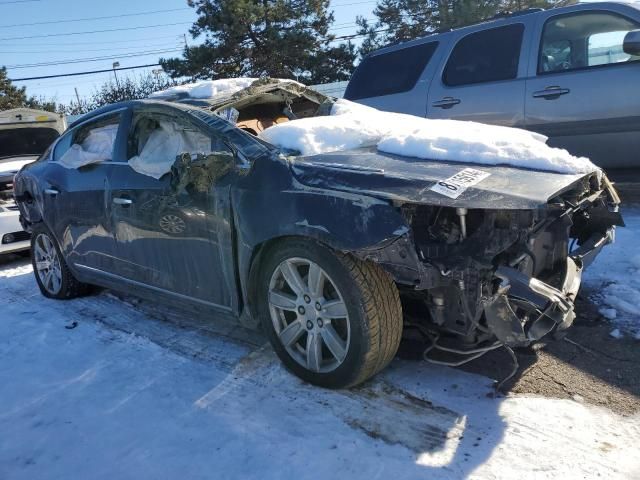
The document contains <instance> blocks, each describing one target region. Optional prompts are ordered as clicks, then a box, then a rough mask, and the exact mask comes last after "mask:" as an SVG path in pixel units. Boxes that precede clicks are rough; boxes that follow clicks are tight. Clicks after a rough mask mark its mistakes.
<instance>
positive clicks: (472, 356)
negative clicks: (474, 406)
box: [405, 323, 520, 391]
mask: <svg viewBox="0 0 640 480" xmlns="http://www.w3.org/2000/svg"><path fill="white" fill-rule="evenodd" d="M405 326H407V327H413V328H416V329H417V330H418V332H420V334H421V335H422V336H423V337H424V338H426V339H427V340H428V341H429V342H430V343H431V344H430V345H429V346H428V347H427V348H425V350H424V352H423V353H422V358H423V359H424V360H425V361H426V362H429V363H433V364H435V365H444V366H446V367H459V366H461V365H464V364H466V363H469V362H471V361H473V360H476V359H478V358H480V357H481V356H483V355H484V354H486V353H488V352H491V351H493V350H497V349H498V348H501V347H502V348H504V349H505V350H506V351H507V353H508V354H509V356H510V357H511V360H512V363H513V367H512V369H511V372H510V373H509V375H507V376H506V377H505V378H503V379H502V380H500V381H499V382H496V384H495V390H496V391H501V388H502V387H503V385H504V384H505V383H506V382H507V381H509V380H510V379H512V378H513V377H514V376H515V374H516V373H517V372H518V369H519V368H520V364H519V363H518V358H517V357H516V354H515V352H514V351H513V349H512V348H511V347H510V346H509V345H506V344H504V343H502V342H495V343H493V344H491V345H487V346H485V347H478V348H473V349H468V350H461V349H457V348H451V347H444V346H442V345H438V340H439V339H440V335H438V334H435V336H432V335H431V333H430V332H429V331H428V330H427V329H426V328H425V327H424V326H422V325H420V324H418V323H405ZM434 350H439V351H442V352H447V353H454V354H456V355H463V356H465V357H466V358H463V359H461V360H458V361H447V360H436V359H434V358H431V357H429V352H431V351H434Z"/></svg>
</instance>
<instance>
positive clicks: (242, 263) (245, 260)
mask: <svg viewBox="0 0 640 480" xmlns="http://www.w3.org/2000/svg"><path fill="white" fill-rule="evenodd" d="M271 160H273V162H269V163H271V164H270V165H268V166H265V165H260V164H259V163H257V164H256V165H254V167H255V169H256V170H263V169H265V170H266V169H267V168H268V170H269V171H268V173H267V172H265V171H264V170H263V171H261V172H260V171H258V172H253V173H254V174H250V175H248V176H247V177H246V179H244V181H242V182H239V184H238V186H237V188H235V189H233V190H232V192H231V196H232V205H233V222H234V226H235V232H236V242H235V243H236V248H237V268H238V271H237V274H238V277H239V282H240V289H241V293H242V298H243V302H244V304H245V305H249V308H250V309H251V305H250V303H251V302H250V300H249V299H250V298H255V296H254V295H252V294H251V293H252V291H251V289H252V287H251V284H252V282H253V281H254V280H255V274H256V271H255V270H256V269H255V268H254V266H255V265H256V264H259V263H260V262H259V260H260V255H261V251H262V249H263V248H264V247H265V246H269V245H273V244H274V243H275V242H277V241H278V240H281V239H284V238H287V237H304V238H310V239H313V240H316V241H319V242H321V243H323V244H325V245H327V246H329V247H330V248H332V249H335V250H338V251H341V252H351V253H355V252H360V251H364V250H370V249H378V248H382V247H383V246H384V245H387V244H390V243H393V242H394V241H395V240H396V239H398V238H399V237H402V236H404V235H406V234H407V232H408V231H409V227H408V225H407V222H406V220H405V218H404V217H403V215H402V213H401V211H400V208H399V207H397V206H395V205H394V204H393V202H391V201H389V200H386V199H384V200H383V199H378V198H375V197H373V196H370V195H365V194H362V195H361V194H357V193H352V192H341V191H336V190H330V189H322V188H314V187H310V186H307V185H303V184H302V183H300V182H298V181H296V179H295V178H294V177H293V176H292V175H291V174H290V173H289V168H288V166H287V165H286V162H284V161H282V160H281V159H277V158H272V159H271ZM254 179H260V181H261V185H260V187H261V188H257V186H256V185H254V184H253V180H254ZM256 260H258V261H256Z"/></svg>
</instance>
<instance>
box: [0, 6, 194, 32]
mask: <svg viewBox="0 0 640 480" xmlns="http://www.w3.org/2000/svg"><path fill="white" fill-rule="evenodd" d="M184 10H191V8H189V7H187V8H169V9H165V10H153V11H149V12H139V13H123V14H120V15H107V16H104V17H85V18H74V19H70V20H47V21H46V22H33V23H14V24H11V25H0V28H14V27H31V26H34V25H51V24H54V23H55V24H57V23H73V22H89V21H93V20H107V19H110V18H123V17H139V16H141V15H153V14H156V13H169V12H179V11H184Z"/></svg>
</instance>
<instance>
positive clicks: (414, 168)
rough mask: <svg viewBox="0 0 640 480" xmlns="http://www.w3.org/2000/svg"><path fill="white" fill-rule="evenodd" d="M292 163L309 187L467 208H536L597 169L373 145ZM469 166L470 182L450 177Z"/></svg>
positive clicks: (299, 178) (302, 181) (306, 158)
mask: <svg viewBox="0 0 640 480" xmlns="http://www.w3.org/2000/svg"><path fill="white" fill-rule="evenodd" d="M290 165H291V168H292V171H293V174H294V175H295V177H296V178H297V180H298V181H300V182H301V183H302V184H304V185H306V186H309V187H316V188H325V189H332V190H340V191H346V192H354V193H360V194H367V195H371V196H374V197H378V198H385V199H390V200H394V201H400V202H410V203H423V204H429V205H441V206H451V207H464V208H497V209H532V208H537V207H539V206H541V205H544V204H545V203H547V202H548V201H549V200H550V199H552V198H553V197H555V196H557V195H559V194H560V193H562V192H564V191H566V190H569V189H570V188H571V187H572V186H573V185H574V184H576V183H577V182H578V181H579V180H580V179H582V178H584V177H588V176H593V175H598V173H597V172H593V173H591V174H584V173H576V174H561V173H555V172H545V171H539V170H528V169H524V168H516V167H510V166H505V165H477V164H470V163H469V164H468V163H461V162H445V161H438V160H422V159H417V158H410V157H403V156H398V155H391V154H387V153H382V152H380V151H377V150H376V148H375V147H371V148H360V149H354V150H348V151H340V152H332V153H325V154H320V155H314V156H307V157H293V158H292V159H291V160H290ZM469 169H471V173H472V177H473V178H472V180H471V181H470V182H468V183H467V184H466V185H464V184H463V183H464V182H459V181H458V180H457V179H459V178H460V177H459V176H458V177H457V179H454V180H453V181H450V182H447V180H450V179H451V178H452V177H454V176H456V175H457V174H460V173H461V172H462V173H463V177H467V175H466V173H468V172H469ZM478 172H479V173H478ZM443 184H446V185H443ZM447 185H448V186H449V187H448V186H447ZM450 187H456V191H453V190H452V189H451V188H450Z"/></svg>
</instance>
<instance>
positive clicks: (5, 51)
mask: <svg viewBox="0 0 640 480" xmlns="http://www.w3.org/2000/svg"><path fill="white" fill-rule="evenodd" d="M177 45H178V44H177V36H176V40H175V41H173V42H166V41H165V42H162V43H154V44H147V45H136V46H133V47H119V48H118V49H116V50H114V49H113V47H112V48H81V47H80V48H78V47H76V48H74V49H73V50H3V51H0V54H3V53H20V54H30V53H78V52H111V53H113V54H114V55H115V54H116V53H118V52H120V51H123V50H137V49H139V48H162V47H164V48H169V47H175V46H177Z"/></svg>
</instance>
